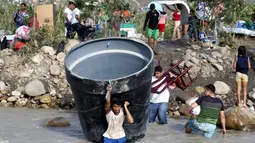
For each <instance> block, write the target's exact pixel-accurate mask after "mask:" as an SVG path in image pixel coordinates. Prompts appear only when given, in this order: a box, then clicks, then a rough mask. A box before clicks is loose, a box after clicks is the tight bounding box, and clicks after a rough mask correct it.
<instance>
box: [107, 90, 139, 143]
mask: <svg viewBox="0 0 255 143" xmlns="http://www.w3.org/2000/svg"><path fill="white" fill-rule="evenodd" d="M107 91H108V92H109V95H108V96H107V98H106V103H105V114H106V120H107V123H108V128H107V130H106V132H105V133H104V134H103V136H104V143H126V135H125V131H124V128H123V126H122V125H123V123H124V120H125V116H126V119H127V121H128V122H129V123H130V124H133V123H134V118H133V117H132V115H131V114H130V112H129V110H128V108H127V107H128V105H129V102H127V101H125V103H124V109H123V108H122V105H123V103H122V102H121V101H115V100H112V101H111V93H112V87H111V86H110V85H109V86H108V87H107Z"/></svg>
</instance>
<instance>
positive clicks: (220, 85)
mask: <svg viewBox="0 0 255 143" xmlns="http://www.w3.org/2000/svg"><path fill="white" fill-rule="evenodd" d="M213 85H214V86H215V89H216V92H215V93H216V94H219V95H226V94H228V93H229V91H230V87H229V86H228V85H227V84H226V83H224V82H223V81H216V82H214V84H213Z"/></svg>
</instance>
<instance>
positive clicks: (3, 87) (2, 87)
mask: <svg viewBox="0 0 255 143" xmlns="http://www.w3.org/2000/svg"><path fill="white" fill-rule="evenodd" d="M6 88H7V87H6V85H5V83H4V82H3V81H0V90H5V89H6Z"/></svg>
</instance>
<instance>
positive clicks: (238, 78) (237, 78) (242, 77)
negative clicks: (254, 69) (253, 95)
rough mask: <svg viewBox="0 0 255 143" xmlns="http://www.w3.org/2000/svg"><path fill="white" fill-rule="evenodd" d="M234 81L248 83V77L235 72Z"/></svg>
mask: <svg viewBox="0 0 255 143" xmlns="http://www.w3.org/2000/svg"><path fill="white" fill-rule="evenodd" d="M236 81H242V82H248V75H246V74H242V73H240V72H236Z"/></svg>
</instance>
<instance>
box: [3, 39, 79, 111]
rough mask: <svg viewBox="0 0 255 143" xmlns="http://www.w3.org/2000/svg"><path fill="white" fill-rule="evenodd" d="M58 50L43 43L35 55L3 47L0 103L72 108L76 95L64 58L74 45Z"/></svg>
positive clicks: (70, 43) (71, 43) (74, 41)
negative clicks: (61, 50)
mask: <svg viewBox="0 0 255 143" xmlns="http://www.w3.org/2000/svg"><path fill="white" fill-rule="evenodd" d="M77 43H79V42H78V41H76V40H70V41H69V42H68V43H67V44H66V46H65V51H64V52H60V53H56V51H55V50H54V49H53V48H52V47H48V46H43V47H42V48H41V49H40V50H39V52H38V53H35V54H34V55H25V56H24V55H23V56H22V55H21V54H19V53H17V52H15V51H13V50H12V49H4V50H2V51H0V70H1V72H0V105H1V106H13V107H30V108H39V107H41V108H58V107H62V108H67V109H68V108H70V107H73V106H74V99H73V96H72V94H71V90H70V88H69V85H68V83H67V81H66V76H65V71H64V58H65V54H66V52H68V51H69V50H70V49H71V47H73V45H75V44H77Z"/></svg>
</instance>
